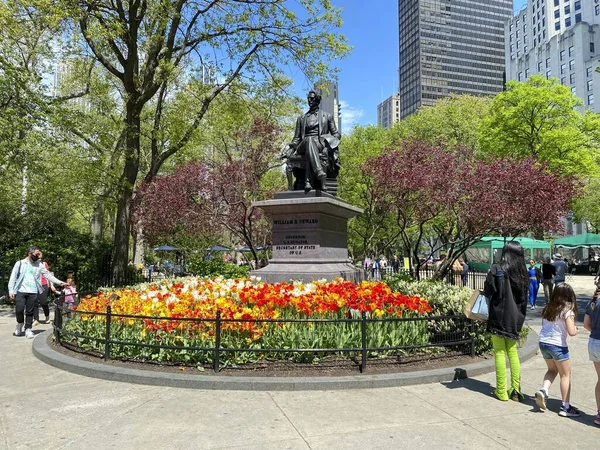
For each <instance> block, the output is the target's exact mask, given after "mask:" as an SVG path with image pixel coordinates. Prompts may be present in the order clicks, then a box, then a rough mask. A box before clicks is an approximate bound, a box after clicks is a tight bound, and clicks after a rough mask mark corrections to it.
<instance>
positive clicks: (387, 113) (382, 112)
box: [377, 94, 400, 128]
mask: <svg viewBox="0 0 600 450" xmlns="http://www.w3.org/2000/svg"><path fill="white" fill-rule="evenodd" d="M396 122H400V95H399V94H395V95H392V96H391V97H388V98H386V99H385V100H384V101H383V102H381V103H380V104H379V105H377V126H379V127H381V128H390V127H391V126H392V125H394V124H395V123H396Z"/></svg>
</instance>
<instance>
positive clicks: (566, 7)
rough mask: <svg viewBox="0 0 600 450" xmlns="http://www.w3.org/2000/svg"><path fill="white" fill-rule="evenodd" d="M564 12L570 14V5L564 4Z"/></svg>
mask: <svg viewBox="0 0 600 450" xmlns="http://www.w3.org/2000/svg"><path fill="white" fill-rule="evenodd" d="M565 14H571V5H565Z"/></svg>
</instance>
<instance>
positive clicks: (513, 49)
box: [510, 44, 515, 53]
mask: <svg viewBox="0 0 600 450" xmlns="http://www.w3.org/2000/svg"><path fill="white" fill-rule="evenodd" d="M514 51H515V45H514V44H510V52H511V53H512V52H514Z"/></svg>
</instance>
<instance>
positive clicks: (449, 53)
mask: <svg viewBox="0 0 600 450" xmlns="http://www.w3.org/2000/svg"><path fill="white" fill-rule="evenodd" d="M398 15H399V18H398V19H399V31H400V40H399V44H400V85H399V86H400V90H399V91H400V92H399V93H400V117H401V118H404V117H406V116H408V115H410V114H412V113H414V112H415V111H416V110H417V108H419V107H420V106H421V105H433V104H434V103H435V102H436V101H437V100H438V99H440V98H443V97H447V96H449V95H450V94H471V95H494V94H497V93H498V92H500V91H501V90H502V89H503V87H504V81H505V77H504V28H505V24H506V22H508V21H509V20H510V19H511V18H512V17H513V1H512V0H398Z"/></svg>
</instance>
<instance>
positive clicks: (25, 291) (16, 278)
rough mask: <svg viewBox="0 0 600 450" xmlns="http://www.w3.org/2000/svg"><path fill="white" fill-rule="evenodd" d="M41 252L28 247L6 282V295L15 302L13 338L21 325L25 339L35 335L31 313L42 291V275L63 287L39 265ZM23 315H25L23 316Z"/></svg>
mask: <svg viewBox="0 0 600 450" xmlns="http://www.w3.org/2000/svg"><path fill="white" fill-rule="evenodd" d="M41 255H42V252H41V251H40V249H39V248H37V247H29V251H28V253H27V257H26V258H24V259H22V260H20V261H17V262H16V263H15V265H14V267H13V269H12V272H11V274H10V279H9V280H8V294H9V297H10V298H11V299H14V300H15V315H16V319H17V327H16V329H15V332H14V333H13V334H14V335H15V336H21V334H22V332H23V325H25V337H27V339H32V338H34V337H35V334H34V333H33V331H32V330H31V327H32V326H33V313H34V308H35V302H36V300H37V297H38V294H40V293H42V292H43V291H44V287H43V285H42V275H43V276H44V277H46V279H47V280H48V281H49V282H51V283H54V284H59V285H61V286H65V285H66V283H65V282H64V281H60V280H59V279H58V278H56V277H55V276H54V274H52V272H50V271H49V270H48V269H46V267H45V266H44V265H43V264H40V256H41ZM23 313H25V314H23Z"/></svg>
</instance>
